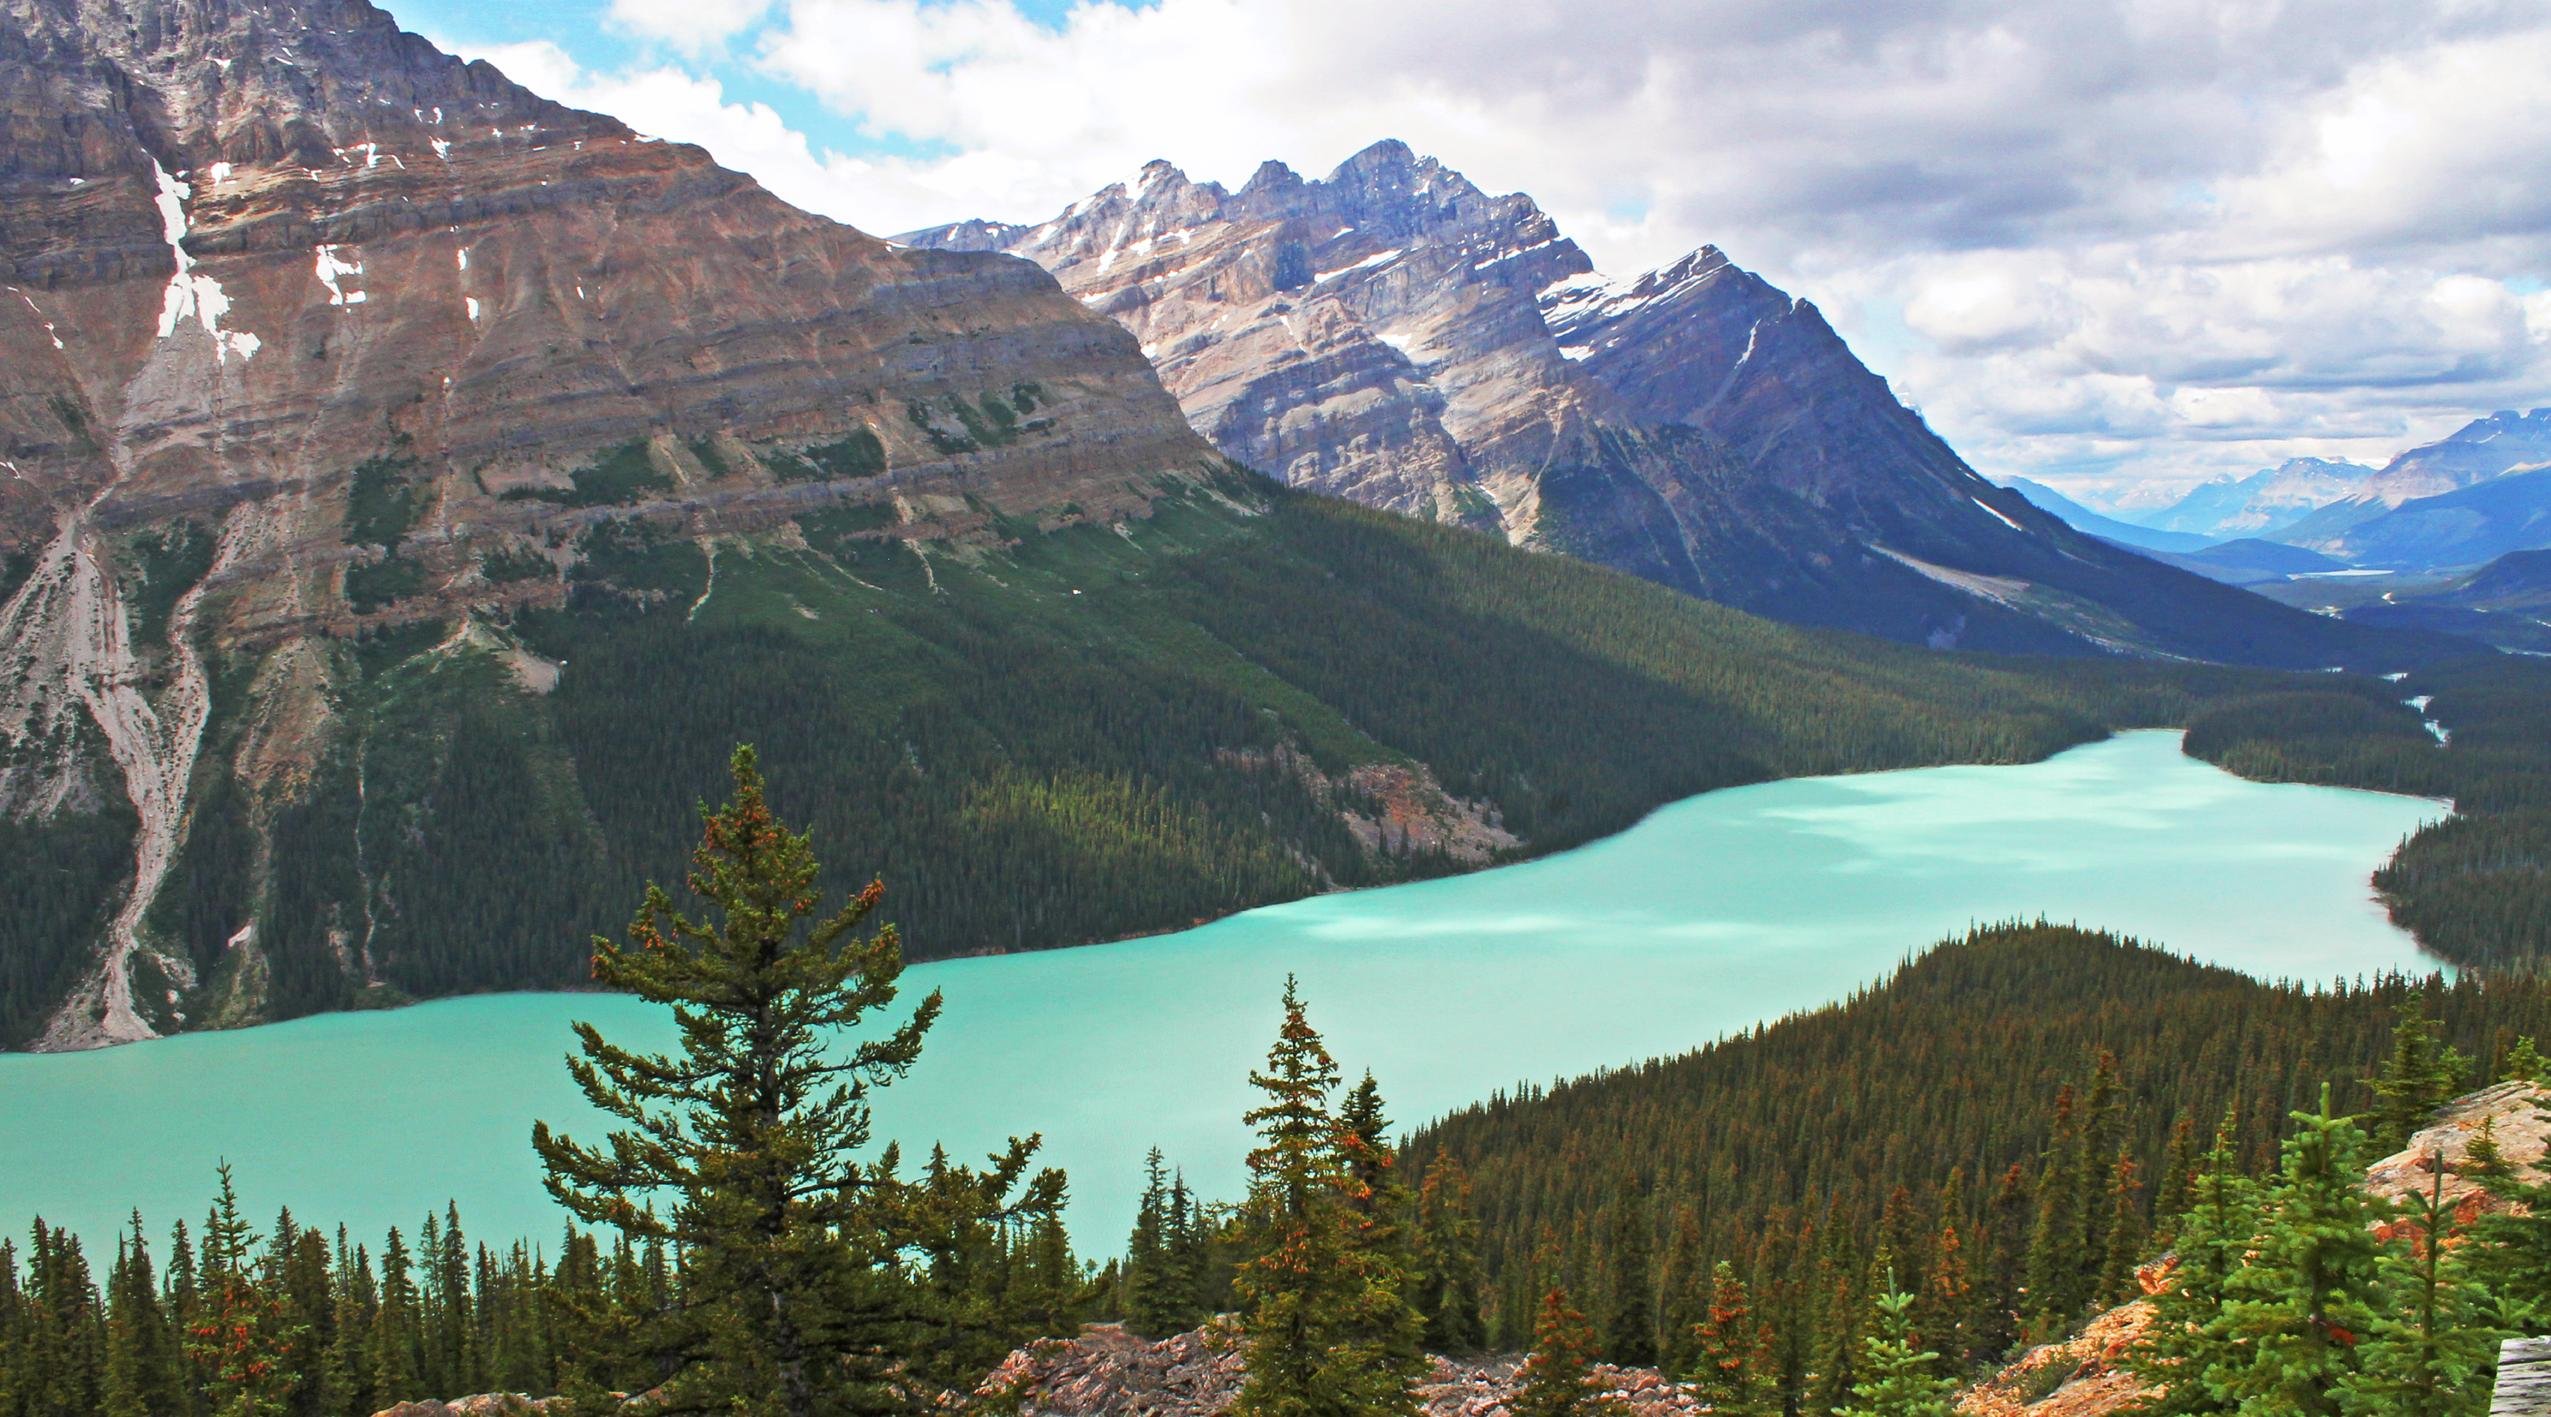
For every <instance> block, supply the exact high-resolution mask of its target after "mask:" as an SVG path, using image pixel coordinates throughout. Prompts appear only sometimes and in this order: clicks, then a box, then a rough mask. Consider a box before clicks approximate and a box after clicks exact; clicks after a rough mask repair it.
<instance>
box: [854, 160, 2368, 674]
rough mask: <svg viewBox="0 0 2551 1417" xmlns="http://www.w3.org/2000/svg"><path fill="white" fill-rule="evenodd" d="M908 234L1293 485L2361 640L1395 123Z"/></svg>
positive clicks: (1835, 602) (2338, 640)
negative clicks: (1311, 169) (987, 263)
mask: <svg viewBox="0 0 2551 1417" xmlns="http://www.w3.org/2000/svg"><path fill="white" fill-rule="evenodd" d="M900 239H902V240H905V241H908V242H911V243H914V244H916V245H921V246H928V247H935V248H942V249H952V250H977V251H989V250H998V251H1007V252H1012V253H1015V254H1018V255H1023V256H1027V257H1029V258H1031V259H1033V260H1035V261H1036V262H1037V263H1038V264H1040V265H1043V266H1044V267H1046V268H1047V269H1048V270H1050V271H1052V272H1053V273H1054V275H1055V277H1056V279H1058V280H1059V281H1061V282H1062V284H1063V287H1064V288H1065V289H1066V290H1068V291H1070V292H1072V293H1073V294H1074V295H1077V296H1079V297H1080V298H1081V300H1082V301H1083V302H1084V303H1086V304H1088V305H1089V306H1091V307H1092V308H1093V309H1097V310H1100V311H1103V312H1105V313H1107V314H1109V315H1112V316H1114V317H1115V318H1116V319H1117V320H1118V321H1120V322H1122V323H1123V324H1124V325H1125V327H1126V328H1128V329H1130V330H1131V331H1133V332H1134V334H1135V335H1136V337H1137V338H1139V339H1140V340H1141V342H1142V345H1143V349H1144V352H1145V353H1146V354H1148V355H1149V356H1151V358H1152V359H1153V361H1154V362H1155V363H1156V364H1157V365H1158V366H1159V368H1160V371H1161V377H1162V379H1163V381H1164V382H1166V383H1167V384H1168V386H1169V388H1170V390H1171V391H1172V392H1173V393H1175V394H1176V395H1177V396H1178V399H1179V401H1180V403H1181V405H1182V406H1183V407H1184V408H1185V409H1186V412H1187V417H1188V420H1189V421H1190V422H1191V423H1192V424H1194V425H1195V427H1196V428H1197V429H1198V431H1200V432H1202V433H1204V434H1205V435H1206V436H1208V437H1210V438H1211V439H1213V441H1214V443H1215V444H1216V445H1217V446H1218V447H1220V448H1221V449H1222V450H1223V451H1224V452H1225V453H1227V454H1229V455H1230V456H1231V457H1233V458H1234V459H1236V460H1239V461H1241V462H1244V463H1247V464H1250V465H1252V466H1255V467H1258V468H1260V469H1261V470H1264V471H1266V472H1269V473H1271V474H1274V475H1276V476H1280V477H1282V478H1283V479H1284V480H1285V481H1287V482H1290V483H1292V484H1294V485H1296V486H1300V487H1308V488H1312V489H1315V490H1318V491H1321V492H1326V493H1330V494H1332V495H1337V496H1343V497H1351V498H1354V499H1356V500H1359V501H1364V502H1369V503H1371V504H1373V505H1376V506H1382V507H1389V508H1392V509H1395V510H1400V511H1405V512H1411V513H1414V514H1417V515H1421V516H1428V517H1433V518H1436V519H1439V520H1443V521H1449V522H1459V523H1463V524H1466V525H1471V526H1479V527H1485V528H1493V529H1496V530H1498V531H1500V532H1502V533H1503V534H1504V535H1506V536H1507V537H1509V538H1510V539H1512V540H1514V541H1516V542H1517V543H1519V544H1522V545H1527V546H1533V547H1538V548H1543V549H1549V550H1556V551H1563V552H1567V553H1570V554H1573V555H1577V556H1581V557H1585V558H1587V559H1590V560H1594V561H1599V562H1602V563H1604V564H1607V565H1612V566H1617V567H1620V568H1622V569H1625V570H1629V571H1632V572H1635V573H1636V574H1639V575H1642V576H1645V577H1647V578H1649V579H1651V580H1656V581H1660V582H1663V583H1664V584H1667V585H1671V586H1674V587H1676V588H1678V589H1681V590H1685V591H1689V592H1691V593H1693V594H1697V595H1701V596H1705V597H1707V598H1710V599H1714V600H1720V601H1724V602H1726V603H1728V604H1732V605H1737V606H1740V607H1743V608H1745V609H1748V610H1753V611H1757V612H1760V613H1764V614H1770V615H1774V616H1778V617H1781V618H1785V619H1790V620H1794V621H1800V622H1805V623H1810V624H1819V625H1837V626H1844V627H1848V628H1853V629H1859V630H1864V631H1869V632H1872V633H1877V634H1882V635H1886V636H1890V637H1892V638H1896V639H1901V640H1908V641H1912V642H1914V643H1921V644H1930V645H1934V646H1943V647H1946V646H1959V647H1979V648H1992V649H2006V650H2033V651H2053V652H2085V651H2094V650H2106V651H2120V652H2128V653H2160V654H2175V655H2194V656H2201V657H2211V658H2225V659H2238V660H2246V661H2251V662H2258V663H2270V664H2284V665H2314V664H2320V663H2325V662H2329V661H2331V660H2332V659H2334V658H2344V657H2345V656H2346V655H2347V654H2348V653H2349V652H2350V649H2351V646H2358V647H2361V642H2358V641H2354V640H2351V639H2350V638H2349V635H2350V633H2351V632H2349V631H2347V630H2346V629H2345V628H2343V627H2339V628H2333V627H2332V626H2330V625H2329V624H2327V623H2320V624H2315V623H2313V622H2312V621H2310V620H2309V619H2307V618H2305V617H2301V616H2298V615H2296V614H2294V613H2292V612H2289V611H2286V610H2284V609H2282V608H2280V607H2276V606H2273V605H2268V604H2265V603H2262V602H2260V601H2259V600H2257V599H2256V598H2255V597H2250V596H2246V595H2243V594H2240V593H2239V592H2236V591H2231V590H2228V589H2226V588H2224V587H2221V586H2217V585H2213V584H2211V583H2209V582H2207V581H2205V580H2204V579H2202V578H2200V577H2196V576H2191V575H2188V574H2185V573H2184V572H2181V571H2178V570H2175V569H2172V568H2169V567H2165V566H2161V565H2159V564H2156V563H2155V562H2152V561H2150V560H2147V559H2145V558H2143V557H2140V556H2137V555H2135V554H2133V553H2131V552H2129V551H2125V550H2121V549H2119V548H2116V547H2113V546H2110V545H2108V544H2106V543H2104V542H2101V541H2099V540H2097V539H2095V538H2092V537H2089V536H2085V535H2082V534H2080V533H2077V532H2075V531H2073V530H2072V529H2070V528H2069V527H2067V526H2065V525H2064V524H2063V523H2062V522H2061V521H2059V520H2058V519H2057V518H2055V517H2053V516H2051V515H2049V514H2047V513H2044V512H2042V511H2040V510H2038V509H2037V508H2035V507H2033V506H2031V505H2030V504H2029V502H2028V501H2027V499H2025V498H2023V497H2021V496H2020V495H2018V494H2017V493H2014V492H2011V491H2009V490H2007V489H2003V488H1998V487H1995V486H1993V485H1991V484H1989V483H1987V482H1985V481H1984V480H1983V479H1982V478H1980V477H1978V476H1977V475H1976V474H1975V473H1974V472H1973V471H1972V470H1971V469H1969V468H1968V467H1967V466H1966V464H1965V463H1964V462H1963V461H1962V460H1961V459H1960V458H1959V457H1958V456H1957V454H1956V453H1955V452H1953V451H1952V450H1951V449H1950V448H1949V447H1948V445H1947V444H1945V443H1943V442H1941V441H1940V439H1939V438H1938V437H1936V436H1935V435H1933V433H1932V432H1931V430H1930V429H1929V428H1928V427H1926V426H1925V425H1924V424H1923V422H1922V420H1921V419H1920V417H1919V416H1917V415H1916V414H1914V413H1913V412H1912V411H1911V410H1909V409H1907V408H1906V407H1905V406H1904V405H1903V404H1902V403H1900V402H1899V401H1898V400H1897V399H1896V398H1895V396H1894V395H1893V394H1892V393H1891V392H1890V391H1889V389H1888V388H1887V385H1886V382H1885V381H1884V380H1882V379H1880V378H1879V377H1877V376H1876V375H1875V374H1872V373H1871V372H1870V371H1869V370H1868V369H1867V368H1865V367H1863V366H1862V365H1861V363H1860V362H1859V361H1858V360H1857V359H1856V358H1854V357H1853V355H1852V353H1851V351H1850V349H1849V348H1848V347H1847V346H1846V345H1845V344H1844V343H1843V341H1842V340H1841V339H1840V338H1839V337H1838V336H1837V335H1836V334H1835V333H1834V331H1833V329H1832V328H1831V326H1829V325H1828V324H1827V323H1826V322H1825V320H1824V317H1823V316H1822V315H1821V314H1820V313H1818V311H1817V310H1816V308H1815V306H1813V305H1812V304H1809V303H1808V302H1806V301H1803V300H1797V299H1793V298H1792V297H1790V296H1788V295H1786V294H1784V293H1783V292H1781V291H1779V290H1777V289H1774V288H1773V287H1772V286H1771V285H1769V284H1767V283H1766V282H1764V281H1763V280H1762V279H1761V278H1760V277H1758V276H1755V275H1753V274H1751V273H1749V272H1747V271H1745V270H1743V269H1741V268H1739V267H1737V266H1736V265H1734V264H1732V263H1731V262H1730V261H1729V260H1728V259H1727V257H1726V256H1725V255H1723V254H1721V253H1720V252H1719V251H1717V250H1716V249H1715V248H1709V247H1704V248H1702V249H1701V250H1699V251H1696V252H1694V253H1692V254H1691V255H1689V256H1686V257H1684V258H1683V259H1681V260H1680V261H1677V262H1675V263H1674V264H1672V265H1670V266H1668V267H1666V268H1664V269H1662V270H1657V271H1651V272H1648V273H1646V274H1644V275H1641V276H1639V277H1637V278H1635V279H1631V280H1625V281H1615V280H1606V279H1604V278H1602V277H1600V276H1597V275H1595V274H1594V273H1593V270H1592V263H1591V262H1590V261H1589V260H1588V259H1587V257H1586V255H1585V253H1584V252H1583V251H1581V250H1579V249H1578V248H1577V246H1576V245H1575V243H1573V242H1571V241H1570V240H1568V239H1567V237H1565V236H1564V235H1562V234H1561V233H1560V232H1559V230H1558V229H1557V227H1556V226H1555V225H1554V224H1553V223H1552V221H1551V220H1550V218H1549V217H1548V216H1547V215H1546V214H1545V213H1543V212H1542V211H1541V210H1540V209H1539V208H1538V207H1536V206H1535V205H1534V204H1533V202H1532V201H1531V200H1530V199H1529V198H1528V197H1524V196H1521V195H1509V196H1502V197H1500V196H1491V195H1489V194H1486V193H1483V192H1481V191H1480V190H1479V189H1478V188H1477V187H1475V186H1473V185H1472V184H1471V183H1470V182H1468V181H1467V180H1465V179H1464V178H1463V177H1462V176H1461V175H1460V174H1459V173H1457V172H1454V171H1452V170H1450V169H1448V168H1446V167H1444V166H1443V165H1442V164H1440V163H1438V162H1436V161H1435V160H1433V159H1431V158H1423V157H1419V156H1417V155H1416V154H1414V153H1412V152H1411V151H1410V150H1409V149H1408V148H1407V147H1406V146H1405V145H1403V144H1400V143H1396V142H1385V143H1379V144H1376V145H1374V146H1373V147H1371V148H1368V149H1366V150H1365V151H1363V152H1361V153H1358V154H1357V155H1356V156H1354V157H1352V158H1350V159H1348V160H1347V162H1346V163H1345V164H1343V165H1342V166H1340V167H1339V168H1338V169H1337V170H1336V171H1335V172H1333V173H1331V174H1330V175H1329V176H1328V177H1326V178H1324V179H1321V180H1318V181H1306V180H1304V179H1303V178H1301V177H1300V176H1298V175H1296V174H1295V173H1293V172H1292V171H1290V170H1288V169H1286V168H1285V167H1283V166H1282V165H1281V164H1276V163H1269V164H1267V165H1266V166H1264V167H1262V168H1261V169H1260V170H1259V171H1258V173H1257V175H1256V176H1254V177H1253V178H1251V179H1250V181H1249V182H1248V184H1247V185H1245V186H1244V187H1242V188H1240V189H1239V190H1238V191H1236V192H1235V191H1229V190H1226V189H1225V188H1223V187H1221V186H1219V185H1217V184H1212V183H1202V184H1200V183H1195V182H1191V181H1189V180H1188V179H1187V178H1186V177H1185V176H1184V175H1183V174H1181V173H1180V172H1178V171H1177V170H1176V169H1175V168H1172V167H1171V166H1169V165H1168V164H1166V163H1160V162H1155V163H1152V164H1149V165H1147V166H1146V167H1144V169H1143V170H1142V172H1141V173H1140V174H1138V175H1137V176H1136V177H1135V178H1134V179H1133V180H1131V181H1129V182H1125V183H1120V184H1117V185H1115V186H1111V187H1109V188H1107V189H1105V190H1103V191H1101V192H1098V193H1097V194H1095V195H1093V196H1091V197H1088V198H1085V199H1083V200H1082V201H1080V202H1078V203H1075V204H1074V205H1073V206H1072V207H1071V208H1070V209H1069V210H1067V211H1065V212H1064V213H1063V214H1061V215H1060V216H1058V217H1056V218H1054V219H1053V220H1051V221H1048V222H1044V223H1042V224H1039V225H1034V226H1004V225H999V224H995V223H989V222H981V221H976V222H965V223H960V224H958V225H955V226H949V227H943V228H937V229H934V230H930V231H924V232H917V233H913V234H911V235H908V236H905V237H903V238H900Z"/></svg>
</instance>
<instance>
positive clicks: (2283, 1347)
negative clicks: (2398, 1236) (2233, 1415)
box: [2204, 1085, 2388, 1417]
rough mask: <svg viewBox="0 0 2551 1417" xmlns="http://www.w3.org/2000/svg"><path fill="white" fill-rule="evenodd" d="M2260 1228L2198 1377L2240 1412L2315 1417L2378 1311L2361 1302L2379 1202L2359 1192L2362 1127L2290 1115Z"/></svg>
mask: <svg viewBox="0 0 2551 1417" xmlns="http://www.w3.org/2000/svg"><path fill="white" fill-rule="evenodd" d="M2294 1121H2295V1124H2296V1127H2295V1131H2294V1133H2293V1134H2292V1135H2291V1136H2288V1137H2287V1138H2286V1140H2285V1148H2284V1158H2283V1165H2282V1168H2281V1171H2280V1173H2279V1176H2278V1179H2277V1182H2276V1184H2275V1185H2274V1186H2273V1187H2272V1188H2271V1189H2270V1190H2269V1192H2268V1194H2267V1197H2266V1201H2265V1204H2264V1206H2263V1207H2262V1210H2263V1213H2264V1216H2265V1225H2264V1228H2263V1229H2262V1230H2261V1231H2260V1232H2259V1235H2258V1238H2257V1239H2256V1240H2255V1241H2253V1242H2252V1244H2251V1245H2250V1247H2249V1256H2248V1262H2247V1263H2245V1264H2240V1265H2238V1267H2236V1268H2235V1269H2234V1270H2233V1271H2232V1274H2231V1276H2230V1277H2229V1278H2228V1279H2227V1280H2225V1282H2224V1303H2223V1307H2222V1310H2221V1312H2220V1313H2219V1314H2218V1315H2217V1316H2216V1318H2215V1321H2214V1323H2213V1324H2212V1325H2210V1326H2209V1327H2208V1331H2207V1333H2208V1337H2209V1339H2211V1340H2212V1344H2211V1346H2212V1349H2213V1353H2212V1360H2211V1361H2210V1362H2208V1363H2206V1364H2205V1368H2204V1371H2205V1373H2206V1375H2207V1379H2208V1384H2207V1385H2208V1386H2209V1387H2210V1388H2211V1389H2213V1390H2214V1391H2215V1392H2216V1393H2218V1394H2220V1395H2221V1396H2222V1397H2224V1398H2225V1399H2227V1405H2228V1406H2229V1407H2231V1408H2233V1409H2235V1410H2238V1411H2241V1412H2258V1413H2269V1412H2274V1413H2279V1414H2293V1417H2327V1415H2328V1414H2336V1413H2338V1412H2341V1411H2342V1410H2344V1409H2343V1406H2342V1402H2341V1394H2342V1393H2343V1392H2344V1391H2345V1390H2346V1389H2347V1388H2348V1386H2349V1385H2350V1384H2351V1383H2352V1382H2354V1381H2355V1380H2356V1378H2357V1376H2358V1374H2359V1373H2360V1371H2361V1370H2362V1368H2363V1360H2362V1356H2361V1355H2360V1353H2359V1352H2358V1348H2359V1346H2360V1345H2361V1344H2362V1343H2363V1341H2364V1339H2365V1338H2366V1336H2367V1335H2369V1334H2371V1333H2372V1332H2373V1331H2374V1328H2375V1325H2376V1324H2377V1322H2378V1321H2379V1317H2378V1315H2377V1313H2376V1311H2375V1308H2374V1304H2373V1299H2374V1296H2375V1293H2376V1286H2377V1283H2378V1280H2379V1277H2380V1269H2381V1263H2382V1244H2381V1242H2380V1241H2379V1240H2377V1239H2376V1238H2375V1236H2374V1229H2373V1226H2374V1222H2375V1221H2376V1220H2378V1219H2380V1218H2382V1216H2383V1214H2384V1213H2385V1211H2386V1210H2387V1209H2388V1207H2387V1206H2386V1205H2385V1204H2384V1203H2383V1202H2381V1201H2378V1200H2376V1199H2375V1198H2374V1197H2372V1196H2370V1195H2368V1194H2366V1192H2365V1189H2364V1181H2365V1134H2364V1132H2362V1131H2361V1130H2359V1129H2358V1128H2357V1126H2356V1123H2355V1121H2354V1119H2352V1118H2348V1117H2341V1116H2337V1115H2335V1114H2333V1113H2332V1112H2331V1111H2330V1092H2329V1088H2328V1086H2327V1085H2324V1086H2323V1087H2322V1089H2321V1110H2320V1111H2319V1112H2318V1113H2317V1114H2316V1113H2310V1112H2297V1113H2295V1114H2294Z"/></svg>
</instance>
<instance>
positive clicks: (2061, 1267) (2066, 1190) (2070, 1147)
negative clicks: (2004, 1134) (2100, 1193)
mask: <svg viewBox="0 0 2551 1417" xmlns="http://www.w3.org/2000/svg"><path fill="white" fill-rule="evenodd" d="M2088 1177H2089V1161H2088V1155H2087V1144H2086V1141H2085V1138H2084V1137H2083V1134H2082V1113H2081V1104H2080V1099H2079V1097H2078V1095H2077V1094H2075V1093H2074V1091H2073V1088H2072V1085H2071V1084H2070V1083H2067V1084H2065V1085H2064V1086H2063V1087H2062V1088H2061V1089H2059V1090H2058V1091H2057V1092H2056V1094H2055V1122H2054V1128H2053V1134H2052V1138H2051V1140H2049V1141H2048V1143H2047V1146H2046V1155H2045V1158H2044V1160H2043V1163H2042V1168H2041V1169H2040V1170H2039V1172H2038V1178H2037V1225H2036V1228H2035V1229H2034V1230H2032V1231H2031V1232H2030V1235H2029V1242H2028V1300H2029V1302H2028V1306H2027V1316H2028V1318H2029V1320H2030V1326H2031V1328H2033V1329H2036V1330H2040V1331H2043V1330H2046V1329H2052V1328H2058V1327H2062V1326H2063V1325H2064V1324H2066V1323H2067V1322H2068V1321H2069V1320H2070V1319H2071V1318H2072V1316H2073V1315H2074V1314H2075V1313H2077V1312H2079V1311H2080V1310H2081V1309H2082V1307H2083V1306H2084V1305H2085V1303H2087V1301H2088V1299H2089V1290H2090V1281H2089V1278H2088V1277H2087V1276H2085V1275H2084V1274H2083V1272H2082V1271H2083V1268H2084V1265H2083V1259H2082V1256H2083V1253H2084V1251H2083V1236H2084V1234H2085V1231H2084V1229H2083V1224H2082V1210H2083V1203H2084V1199H2085V1196H2086V1193H2087V1183H2088Z"/></svg>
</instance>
